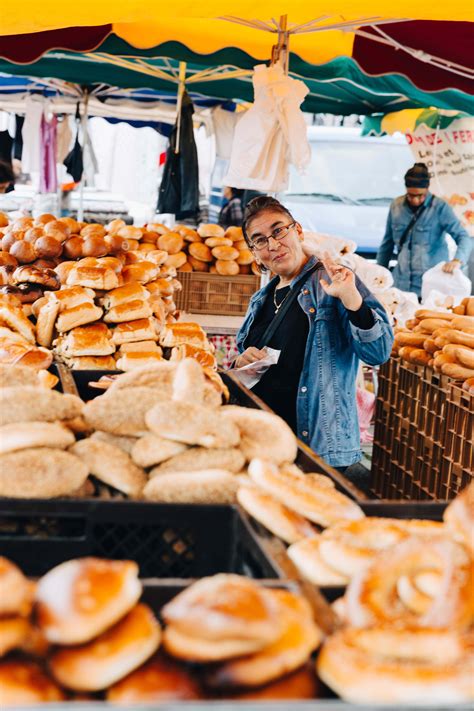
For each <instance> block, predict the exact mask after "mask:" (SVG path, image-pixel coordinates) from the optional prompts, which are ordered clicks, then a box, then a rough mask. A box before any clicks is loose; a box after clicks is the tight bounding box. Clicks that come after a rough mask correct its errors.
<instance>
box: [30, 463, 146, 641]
mask: <svg viewBox="0 0 474 711" xmlns="http://www.w3.org/2000/svg"><path fill="white" fill-rule="evenodd" d="M69 456H72V455H69ZM58 590H61V599H58V595H57V592H58ZM141 592H142V586H141V583H140V580H139V579H138V566H137V564H136V563H134V562H133V561H130V560H123V561H119V560H116V561H114V560H102V559H100V558H77V559H75V560H68V561H66V562H65V563H61V564H60V565H57V566H56V567H55V568H52V569H51V570H50V571H49V572H48V573H46V575H44V576H43V577H42V578H41V579H40V581H39V583H38V587H37V590H36V601H37V617H38V624H39V627H40V629H41V630H42V631H43V633H44V634H45V635H46V638H47V639H48V640H49V641H50V642H52V643H53V644H62V645H73V644H83V643H85V642H88V641H90V640H91V639H94V638H95V637H97V636H98V635H100V634H102V633H103V632H104V631H105V630H107V629H108V628H110V627H111V625H114V624H115V623H116V622H118V620H120V619H121V618H122V617H123V616H124V615H126V614H127V613H128V612H129V611H130V610H131V609H132V608H133V607H134V605H135V604H136V603H137V601H138V599H139V598H140V595H141Z"/></svg>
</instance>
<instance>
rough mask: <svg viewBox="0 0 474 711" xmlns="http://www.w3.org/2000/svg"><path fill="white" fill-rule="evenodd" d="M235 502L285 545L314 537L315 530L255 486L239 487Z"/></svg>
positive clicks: (301, 517)
mask: <svg viewBox="0 0 474 711" xmlns="http://www.w3.org/2000/svg"><path fill="white" fill-rule="evenodd" d="M237 501H238V502H239V504H240V505H241V506H242V508H243V509H245V511H247V513H249V514H250V515H251V516H253V518H254V519H255V520H256V521H258V522H259V523H261V524H262V525H263V526H265V528H267V529H268V530H269V531H270V532H271V533H273V535H275V536H277V537H278V538H281V539H282V540H283V541H285V543H296V541H300V540H301V539H303V538H311V537H313V536H315V535H316V529H315V528H314V527H313V526H312V525H311V524H310V523H309V521H307V520H306V519H305V518H304V517H303V516H300V515H299V514H297V513H295V512H294V511H292V510H291V509H288V508H287V507H286V506H285V505H284V504H282V503H281V502H280V501H278V500H277V499H275V498H274V497H273V496H270V494H267V493H266V492H264V491H263V490H262V489H259V488H258V487H257V486H240V487H239V489H238V491H237Z"/></svg>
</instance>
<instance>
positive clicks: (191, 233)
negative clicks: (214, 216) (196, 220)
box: [176, 225, 203, 242]
mask: <svg viewBox="0 0 474 711" xmlns="http://www.w3.org/2000/svg"><path fill="white" fill-rule="evenodd" d="M176 232H179V233H180V235H182V237H183V238H184V241H185V242H202V241H203V238H202V237H201V236H200V235H198V233H197V232H196V230H192V229H190V228H189V227H185V226H184V225H182V226H181V227H180V229H179V230H178V229H176Z"/></svg>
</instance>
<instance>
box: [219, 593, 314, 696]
mask: <svg viewBox="0 0 474 711" xmlns="http://www.w3.org/2000/svg"><path fill="white" fill-rule="evenodd" d="M269 592H270V594H271V595H273V596H274V597H275V598H276V600H277V601H278V603H279V604H280V609H281V612H280V616H281V619H282V620H283V623H284V629H283V632H282V633H281V636H280V637H279V639H277V640H276V641H275V642H273V644H270V645H269V646H268V647H266V648H265V649H263V650H261V651H259V652H255V653H254V654H252V655H250V656H248V657H245V658H244V659H237V660H230V661H227V662H224V663H223V664H220V665H219V666H218V667H217V668H215V669H213V670H212V671H210V672H209V673H208V674H207V675H206V682H207V683H208V684H209V685H210V686H212V687H215V688H219V689H221V688H225V687H234V688H235V687H245V686H249V687H252V686H261V685H262V684H266V683H268V682H270V681H273V680H275V679H278V678H279V677H280V676H282V675H283V674H286V673H288V672H290V671H293V670H295V669H298V668H299V667H301V666H302V665H303V664H305V663H306V662H307V661H308V660H309V658H310V657H311V654H312V652H314V650H315V649H316V648H317V647H318V646H319V644H320V642H321V639H322V633H321V631H320V630H319V629H318V628H317V627H316V624H315V622H314V619H313V613H312V611H311V608H310V606H309V603H308V602H307V601H306V599H305V598H304V597H303V596H302V595H297V594H295V593H293V592H289V591H288V590H271V591H269Z"/></svg>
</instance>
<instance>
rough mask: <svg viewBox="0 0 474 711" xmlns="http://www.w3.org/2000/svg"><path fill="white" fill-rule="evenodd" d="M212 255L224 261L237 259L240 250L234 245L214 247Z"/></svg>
mask: <svg viewBox="0 0 474 711" xmlns="http://www.w3.org/2000/svg"><path fill="white" fill-rule="evenodd" d="M212 256H213V257H215V258H216V259H218V260H222V261H228V260H232V261H235V260H236V259H237V258H238V256H239V251H238V250H237V249H234V248H233V247H214V249H213V250H212Z"/></svg>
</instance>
